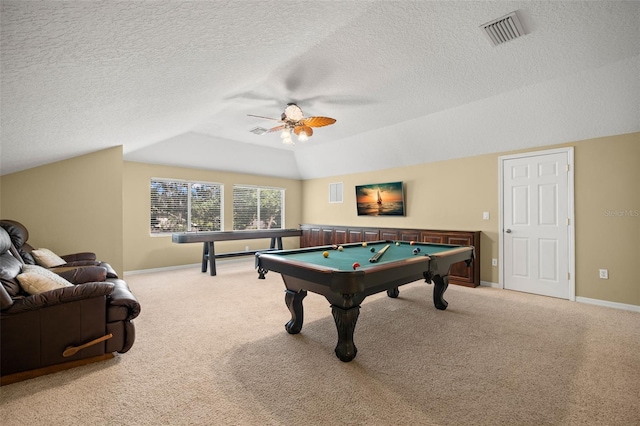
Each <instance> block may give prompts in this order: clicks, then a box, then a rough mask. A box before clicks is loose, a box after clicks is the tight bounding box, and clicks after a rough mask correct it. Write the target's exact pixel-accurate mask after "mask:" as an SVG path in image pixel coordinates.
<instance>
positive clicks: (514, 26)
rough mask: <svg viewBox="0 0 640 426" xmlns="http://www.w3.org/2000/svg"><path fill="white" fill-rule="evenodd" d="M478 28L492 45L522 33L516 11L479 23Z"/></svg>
mask: <svg viewBox="0 0 640 426" xmlns="http://www.w3.org/2000/svg"><path fill="white" fill-rule="evenodd" d="M480 28H482V30H483V32H484V33H485V34H486V36H487V38H488V39H489V41H490V42H491V44H492V45H494V46H497V45H499V44H502V43H505V42H507V41H509V40H513V39H514V38H517V37H520V36H523V35H524V30H523V29H522V24H521V23H520V21H519V20H518V15H516V12H511V13H509V14H508V15H505V16H503V17H502V18H498V19H494V20H493V21H490V22H487V23H486V24H482V25H480Z"/></svg>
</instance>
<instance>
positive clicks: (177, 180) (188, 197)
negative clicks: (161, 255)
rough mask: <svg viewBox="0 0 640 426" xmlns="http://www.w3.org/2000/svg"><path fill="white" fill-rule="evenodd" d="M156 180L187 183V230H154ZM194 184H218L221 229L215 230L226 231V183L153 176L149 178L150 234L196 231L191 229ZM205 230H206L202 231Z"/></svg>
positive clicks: (166, 234)
mask: <svg viewBox="0 0 640 426" xmlns="http://www.w3.org/2000/svg"><path fill="white" fill-rule="evenodd" d="M154 182H171V183H179V184H187V186H188V187H187V230H186V231H163V232H153V231H152V224H151V209H152V207H153V200H152V199H151V186H152V185H153V183H154ZM193 185H210V186H218V188H219V191H220V230H219V231H213V232H222V231H224V184H222V183H221V182H207V181H202V180H193V179H174V178H159V177H152V178H151V179H150V180H149V221H148V224H149V235H150V236H151V237H166V236H170V235H171V234H173V233H174V232H194V231H192V230H191V217H192V216H191V197H192V194H191V191H192V186H193ZM202 232H205V231H202ZM206 232H211V231H206Z"/></svg>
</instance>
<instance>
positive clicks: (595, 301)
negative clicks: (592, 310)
mask: <svg viewBox="0 0 640 426" xmlns="http://www.w3.org/2000/svg"><path fill="white" fill-rule="evenodd" d="M576 302H580V303H587V304H589V305H598V306H605V307H607V308H614V309H622V310H624V311H632V312H640V306H638V305H629V304H627V303H618V302H610V301H608V300H600V299H590V298H588V297H580V296H576Z"/></svg>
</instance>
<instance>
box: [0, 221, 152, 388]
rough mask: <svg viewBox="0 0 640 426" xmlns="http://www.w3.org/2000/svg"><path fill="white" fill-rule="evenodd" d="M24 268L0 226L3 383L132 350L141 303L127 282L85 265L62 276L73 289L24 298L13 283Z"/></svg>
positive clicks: (0, 315)
mask: <svg viewBox="0 0 640 426" xmlns="http://www.w3.org/2000/svg"><path fill="white" fill-rule="evenodd" d="M12 252H13V254H12ZM23 269H26V267H25V266H24V264H23V262H22V261H21V260H20V259H19V257H18V255H17V251H16V249H15V248H14V247H13V246H12V244H11V238H10V236H9V234H8V233H7V232H6V230H5V229H4V228H0V280H1V281H2V285H1V286H0V331H1V333H0V375H1V376H2V384H8V383H12V382H14V381H18V380H22V379H24V378H29V377H30V373H33V375H32V376H37V375H41V374H47V373H49V372H53V371H57V370H62V369H65V368H69V367H73V366H75V365H82V364H83V363H87V362H90V361H92V360H100V359H106V358H107V357H111V356H112V353H113V352H119V353H125V352H127V351H128V350H129V349H130V348H131V346H132V345H133V342H134V340H135V328H134V324H133V319H134V318H136V317H137V316H138V314H139V313H140V304H139V303H138V301H137V300H136V298H135V297H134V295H133V294H132V293H131V291H130V290H129V288H128V286H127V284H126V282H124V281H123V280H120V279H117V278H106V275H107V270H106V269H105V268H104V267H102V266H86V267H79V268H76V269H73V270H67V271H65V272H64V273H61V274H60V275H61V276H64V277H65V278H66V279H67V280H68V281H70V282H71V283H72V284H74V285H71V286H67V287H63V288H56V289H54V290H49V291H45V292H42V293H39V294H28V293H26V292H25V291H24V290H23V289H22V287H21V285H20V282H19V280H18V279H17V276H18V275H19V274H21V272H22V271H23ZM96 280H98V281H96ZM100 280H101V281H100ZM21 375H22V376H23V377H22V378H18V379H15V378H16V377H20V376H21Z"/></svg>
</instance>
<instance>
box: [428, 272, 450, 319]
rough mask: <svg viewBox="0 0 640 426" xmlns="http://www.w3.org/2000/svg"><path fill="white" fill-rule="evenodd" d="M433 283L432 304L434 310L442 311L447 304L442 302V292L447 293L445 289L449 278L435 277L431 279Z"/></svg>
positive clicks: (444, 301)
mask: <svg viewBox="0 0 640 426" xmlns="http://www.w3.org/2000/svg"><path fill="white" fill-rule="evenodd" d="M432 281H433V284H434V286H433V304H434V305H436V309H440V310H441V311H444V310H445V309H447V306H449V304H448V303H447V301H446V300H444V297H443V295H444V292H445V291H447V287H448V286H449V276H448V275H447V276H445V277H441V276H440V275H435V276H434V277H433V279H432Z"/></svg>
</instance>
